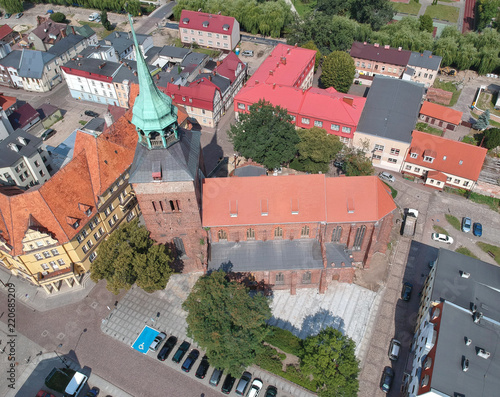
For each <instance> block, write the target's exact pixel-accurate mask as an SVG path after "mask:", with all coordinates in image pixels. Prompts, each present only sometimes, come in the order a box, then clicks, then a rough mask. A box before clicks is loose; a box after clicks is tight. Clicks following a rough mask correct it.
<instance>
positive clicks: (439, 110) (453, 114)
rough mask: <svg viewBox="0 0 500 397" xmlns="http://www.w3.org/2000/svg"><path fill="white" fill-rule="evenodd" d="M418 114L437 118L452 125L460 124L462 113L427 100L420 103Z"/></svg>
mask: <svg viewBox="0 0 500 397" xmlns="http://www.w3.org/2000/svg"><path fill="white" fill-rule="evenodd" d="M420 114H423V115H424V116H429V117H432V118H435V119H438V120H443V121H446V122H447V123H450V124H454V125H459V124H460V122H461V121H462V115H463V113H462V112H459V111H458V110H455V109H452V108H449V107H446V106H442V105H438V104H437V103H433V102H427V101H426V102H424V103H423V104H422V107H421V108H420Z"/></svg>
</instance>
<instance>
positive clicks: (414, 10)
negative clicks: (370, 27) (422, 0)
mask: <svg viewBox="0 0 500 397" xmlns="http://www.w3.org/2000/svg"><path fill="white" fill-rule="evenodd" d="M420 7H422V5H421V4H419V3H417V1H416V0H410V2H409V3H408V4H405V3H392V8H394V9H395V10H396V11H397V12H403V13H405V14H410V15H417V14H418V12H419V11H420Z"/></svg>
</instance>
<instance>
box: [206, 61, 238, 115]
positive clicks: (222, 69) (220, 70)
mask: <svg viewBox="0 0 500 397" xmlns="http://www.w3.org/2000/svg"><path fill="white" fill-rule="evenodd" d="M205 66H206V65H205ZM214 72H215V73H216V74H217V75H219V76H222V77H225V78H227V79H228V80H229V83H230V84H229V87H228V90H227V91H224V90H221V92H222V102H223V104H224V112H227V111H228V110H229V108H230V107H231V106H232V105H233V101H234V97H235V96H236V94H237V93H238V92H239V91H240V90H241V88H242V87H243V83H244V82H245V80H246V77H247V73H248V67H247V66H246V65H245V63H243V62H241V61H240V59H239V58H238V57H237V56H236V54H235V53H234V52H230V53H229V54H227V56H226V57H225V58H224V59H223V60H222V62H218V63H217V64H216V67H215V68H214Z"/></svg>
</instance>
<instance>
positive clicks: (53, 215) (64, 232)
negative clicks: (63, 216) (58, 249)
mask: <svg viewBox="0 0 500 397" xmlns="http://www.w3.org/2000/svg"><path fill="white" fill-rule="evenodd" d="M36 193H38V194H39V195H40V198H41V199H42V200H43V202H44V203H45V205H46V206H47V208H48V209H49V211H50V214H51V215H52V217H53V218H54V219H55V220H56V223H57V224H58V225H59V227H60V228H61V232H62V234H63V235H64V236H65V237H66V239H67V240H68V241H69V240H70V238H69V236H68V235H67V234H66V231H65V230H64V227H63V226H62V225H61V223H60V222H59V219H57V216H56V215H55V214H54V212H53V211H52V208H51V207H50V206H49V204H48V203H47V200H45V197H44V196H43V194H42V193H41V192H40V189H38V190H37V191H36ZM30 215H31V213H30Z"/></svg>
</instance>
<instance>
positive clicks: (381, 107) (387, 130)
mask: <svg viewBox="0 0 500 397" xmlns="http://www.w3.org/2000/svg"><path fill="white" fill-rule="evenodd" d="M423 95H424V86H423V85H422V84H419V83H414V82H411V81H404V80H398V79H394V78H391V77H387V76H375V78H374V79H373V84H372V86H371V88H370V91H369V92H368V96H367V98H366V103H365V106H364V108H363V112H362V114H361V118H360V120H359V124H358V127H357V129H356V132H355V133H354V139H353V145H354V146H355V147H358V148H363V149H364V150H367V151H368V152H367V156H370V158H371V159H372V163H373V165H374V166H377V167H381V168H385V169H388V170H392V171H400V170H401V167H402V165H403V161H404V159H405V156H406V153H407V151H408V148H409V147H410V142H411V139H412V131H413V129H414V128H415V125H416V123H417V119H418V112H419V110H420V105H421V102H422V97H423Z"/></svg>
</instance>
